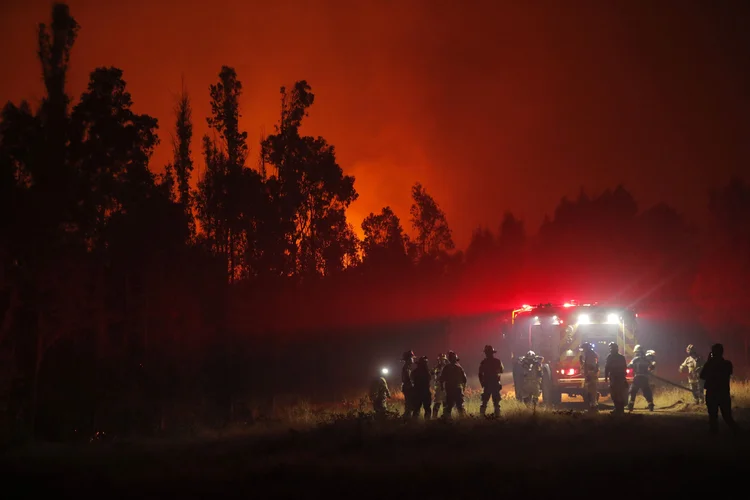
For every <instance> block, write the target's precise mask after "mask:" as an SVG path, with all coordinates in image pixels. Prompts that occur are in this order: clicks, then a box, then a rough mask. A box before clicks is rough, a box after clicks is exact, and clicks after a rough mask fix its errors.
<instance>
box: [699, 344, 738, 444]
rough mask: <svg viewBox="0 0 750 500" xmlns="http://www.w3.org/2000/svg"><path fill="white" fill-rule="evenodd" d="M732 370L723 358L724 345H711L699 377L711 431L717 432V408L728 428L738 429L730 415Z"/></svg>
mask: <svg viewBox="0 0 750 500" xmlns="http://www.w3.org/2000/svg"><path fill="white" fill-rule="evenodd" d="M732 371H733V369H732V362H731V361H729V360H728V359H724V346H723V345H721V344H714V345H712V346H711V354H709V357H708V360H707V361H706V364H704V365H703V369H702V370H701V373H700V378H701V379H702V380H704V381H705V389H706V407H707V408H708V423H709V427H710V429H711V432H713V433H716V432H719V410H721V416H722V418H723V419H724V422H726V423H727V425H728V426H729V428H730V429H732V431H734V432H735V433H736V432H738V431H739V427H738V426H737V423H736V422H735V421H734V418H733V417H732V397H731V395H730V392H729V380H730V378H731V377H732Z"/></svg>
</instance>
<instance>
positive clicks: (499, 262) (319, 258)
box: [0, 5, 750, 438]
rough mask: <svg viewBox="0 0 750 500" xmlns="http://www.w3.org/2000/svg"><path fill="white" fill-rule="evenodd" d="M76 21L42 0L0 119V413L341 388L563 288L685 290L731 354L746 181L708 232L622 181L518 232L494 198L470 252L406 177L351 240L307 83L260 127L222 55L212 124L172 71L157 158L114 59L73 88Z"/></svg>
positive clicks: (54, 423) (172, 420)
mask: <svg viewBox="0 0 750 500" xmlns="http://www.w3.org/2000/svg"><path fill="white" fill-rule="evenodd" d="M78 30H79V26H78V24H77V23H76V22H75V20H74V19H73V17H71V14H70V12H69V9H68V8H67V6H65V5H56V6H54V8H53V12H52V22H51V24H49V25H46V24H41V25H40V27H39V37H38V57H39V62H40V64H41V73H42V76H43V81H44V85H45V88H46V95H45V97H44V99H43V100H42V102H41V104H40V105H39V106H38V107H37V109H33V108H32V106H30V105H29V104H28V103H26V102H21V103H20V104H14V103H8V104H7V105H6V106H5V107H4V108H3V110H2V116H1V117H0V319H2V324H1V325H0V328H1V330H0V348H1V349H0V354H1V355H2V359H1V360H0V367H2V368H0V382H1V383H2V387H1V388H0V389H1V391H2V398H3V405H4V407H3V408H4V415H5V420H4V425H5V424H9V426H13V425H15V426H16V427H17V428H20V429H25V430H26V431H29V430H31V429H35V430H36V431H35V432H36V433H37V434H41V435H43V436H44V437H47V438H62V437H70V436H71V433H73V432H74V430H75V429H80V430H81V431H80V432H85V433H88V434H87V435H90V433H91V432H92V431H94V430H100V429H107V430H112V431H114V432H129V431H134V430H137V431H139V432H152V431H154V430H155V429H160V430H168V429H172V428H175V427H177V426H179V425H181V423H184V422H187V421H190V422H197V421H204V422H205V421H206V419H219V420H221V421H224V422H226V421H227V420H228V419H233V418H243V419H247V418H249V417H248V415H247V411H248V408H249V407H250V406H248V404H247V402H248V401H261V400H264V399H267V398H268V397H270V396H271V395H273V394H274V393H280V392H300V393H306V394H316V395H322V396H320V397H323V398H325V397H328V398H330V397H331V395H332V394H340V393H337V392H333V391H335V390H339V389H341V390H344V389H347V388H351V386H352V385H353V384H354V385H356V384H358V383H359V382H360V380H361V378H362V377H363V376H364V377H365V378H366V377H369V375H371V374H372V372H371V371H368V370H370V369H371V367H370V366H366V367H364V368H363V367H362V364H363V360H364V361H366V362H364V364H367V362H371V361H372V362H375V361H374V360H375V359H376V357H377V356H381V355H382V356H392V357H393V358H394V359H395V357H397V356H398V353H400V352H401V351H403V350H404V349H408V348H410V347H411V346H410V345H404V344H405V342H406V341H404V339H413V338H415V337H414V335H417V336H429V335H432V334H433V333H434V332H438V333H439V332H440V331H442V330H441V329H444V325H445V322H444V321H443V319H445V318H446V317H448V316H452V315H461V314H472V313H479V312H486V311H489V310H496V309H498V308H500V309H501V308H506V307H511V306H513V305H515V304H518V303H519V302H521V301H524V302H534V301H547V299H550V300H564V299H565V298H566V297H570V296H573V295H575V296H576V298H578V297H580V298H582V299H589V298H593V300H611V301H624V302H626V303H629V304H632V305H635V306H637V307H646V306H648V305H649V304H650V305H651V306H652V307H655V308H657V309H660V310H667V309H669V308H671V309H670V310H680V311H690V314H691V315H694V317H695V319H696V321H700V322H701V324H702V325H704V326H705V328H706V330H707V331H709V332H710V333H711V335H713V336H714V337H716V338H721V339H723V340H724V341H725V342H727V343H728V344H729V345H733V346H738V347H739V348H742V349H744V350H745V353H746V352H747V345H746V342H747V336H746V333H745V332H746V330H745V328H746V327H747V325H748V323H749V322H750V321H749V320H748V312H749V311H750V307H749V305H750V295H749V292H748V287H747V283H748V281H750V258H749V256H750V186H748V184H746V183H745V182H744V181H742V180H740V179H735V180H732V181H731V182H730V183H729V184H727V185H726V186H725V187H723V188H722V189H721V190H720V191H717V192H716V193H714V194H712V195H711V196H710V199H708V200H707V205H708V209H709V210H710V214H711V224H710V225H709V226H708V229H703V230H699V229H697V228H695V227H693V226H692V225H691V224H690V223H689V222H688V221H686V220H684V218H683V217H682V215H681V214H680V213H679V212H677V211H676V210H675V209H673V208H672V207H669V206H666V205H657V206H655V207H651V208H649V209H646V210H645V211H644V210H641V209H639V207H638V206H637V204H636V202H635V201H634V199H633V196H632V195H631V194H630V193H629V192H628V191H627V190H626V189H625V188H624V187H622V186H618V187H617V188H616V189H614V190H609V191H606V192H604V193H600V194H597V195H591V196H589V195H587V194H585V193H584V192H583V191H582V193H581V195H580V196H579V197H578V198H577V199H575V200H568V199H563V200H562V201H561V202H560V204H559V206H558V207H557V209H556V211H555V213H554V214H553V216H552V217H550V218H548V219H547V220H546V221H545V222H544V223H543V225H542V227H541V229H540V231H539V233H538V235H536V236H534V237H529V236H527V232H526V228H525V227H524V224H523V221H521V220H518V219H517V218H516V217H514V216H513V215H512V214H511V213H507V214H505V215H504V216H502V214H499V215H498V222H499V224H498V227H497V229H496V230H492V229H484V228H482V229H478V230H477V231H476V232H475V234H474V236H473V238H472V241H471V244H470V245H469V247H468V248H467V249H466V251H465V252H461V251H457V250H456V249H455V248H454V243H453V240H452V236H451V230H450V228H449V225H448V221H447V217H446V214H445V213H444V212H443V211H442V210H441V209H440V207H439V205H438V204H437V203H436V201H435V200H434V199H433V198H432V197H431V196H430V194H429V193H428V191H427V190H426V189H425V187H423V186H422V185H421V184H419V183H416V184H415V185H414V187H413V189H412V197H413V205H412V208H411V211H410V213H409V214H408V216H409V222H410V227H411V229H412V231H411V233H412V235H413V236H411V237H410V236H408V235H407V232H406V230H405V228H404V224H403V223H402V222H401V220H400V219H399V217H398V215H397V214H395V213H394V212H393V211H392V210H391V209H390V208H389V207H384V208H383V209H382V210H381V211H380V212H379V213H373V214H370V215H369V216H368V217H367V218H366V219H365V220H364V222H363V223H362V230H363V233H364V238H363V240H360V239H359V238H358V237H357V235H356V233H355V231H354V228H353V227H352V225H351V224H349V223H348V222H347V218H346V210H347V207H349V205H350V204H351V203H352V202H353V201H355V200H356V199H357V196H358V195H357V191H356V189H355V182H354V178H353V177H352V176H349V175H346V174H345V173H344V172H343V170H342V169H341V167H340V166H339V165H338V163H337V161H336V151H335V148H334V147H333V146H332V145H331V144H328V143H327V142H326V140H325V139H323V138H322V137H312V136H305V135H302V134H301V132H300V130H301V125H302V122H303V121H304V119H305V117H306V116H307V114H308V112H309V111H310V109H311V107H312V105H313V103H314V101H315V95H314V94H313V92H312V89H311V87H310V85H309V84H308V83H307V82H306V81H304V80H302V81H298V82H296V83H294V84H293V85H292V86H291V87H288V88H286V87H282V88H281V106H280V117H279V121H278V123H277V124H276V127H275V131H274V133H273V134H272V135H269V136H267V137H265V138H264V139H263V140H262V141H261V143H260V144H259V145H257V148H256V147H250V145H248V141H247V133H246V132H244V131H242V130H241V129H240V126H239V118H240V113H241V110H240V107H239V101H240V97H241V95H242V83H241V81H240V79H239V76H238V75H237V73H236V72H235V70H234V69H233V68H232V67H229V66H223V67H221V68H220V71H219V72H218V77H217V80H216V83H215V84H213V85H211V86H210V88H209V89H208V95H206V96H205V98H207V99H210V102H211V116H209V117H206V118H207V120H208V124H209V126H210V127H211V129H212V134H211V135H210V136H206V137H203V138H200V139H199V140H196V139H197V138H195V137H193V120H194V119H198V118H196V117H193V116H192V112H191V99H192V98H194V96H192V95H189V94H188V93H187V91H186V90H184V89H183V91H182V94H181V95H180V97H179V99H178V100H177V102H176V104H175V112H174V118H173V122H172V123H171V124H170V125H169V126H168V127H166V128H167V129H168V130H169V132H168V134H169V135H171V137H172V145H173V151H174V157H173V160H172V161H171V162H170V164H168V165H166V166H165V168H164V169H163V170H164V173H163V174H160V175H155V174H154V173H153V172H152V166H151V165H150V164H149V161H150V158H151V156H152V153H153V151H154V148H155V147H156V146H157V145H158V144H159V141H160V139H159V136H158V135H157V130H158V126H157V120H156V119H155V118H153V117H151V116H148V115H143V114H137V113H135V112H134V111H133V110H132V98H131V95H130V94H129V92H128V91H127V86H126V82H125V80H124V76H123V72H122V70H120V69H117V68H112V67H109V68H107V67H102V68H95V69H94V70H93V71H92V72H91V74H90V79H89V84H88V87H87V89H86V90H85V92H84V93H83V94H82V95H81V96H79V97H78V99H73V98H72V97H71V96H70V95H69V94H68V93H67V90H66V86H65V84H66V73H67V69H68V63H69V60H70V57H71V54H72V53H73V47H74V42H75V39H76V34H77V33H78ZM200 98H204V97H200ZM201 119H203V118H201ZM201 157H202V161H201V163H204V164H205V171H204V173H203V174H202V175H200V176H198V178H197V179H196V181H197V182H192V181H191V179H192V177H193V176H195V175H196V172H197V171H199V170H200V169H196V168H195V165H196V164H198V163H199V161H200V160H199V159H198V158H201ZM193 185H196V186H197V187H196V188H195V189H193V188H192V187H191V186H193ZM402 215H403V214H402ZM420 320H421V321H422V322H421V323H419V325H418V326H414V325H416V324H415V323H411V324H410V323H408V322H412V321H420ZM393 325H396V326H393ZM410 325H411V326H410ZM454 333H455V332H454ZM409 335H412V337H409ZM409 341H411V340H409ZM374 351H377V355H376V354H373V352H374ZM477 352H478V351H477ZM735 352H737V351H735ZM363 353H369V356H370V357H369V358H368V357H367V356H365V355H364V354H363ZM386 353H387V354H386ZM435 354H436V353H435ZM361 356H365V357H364V358H363V357H361ZM378 359H380V358H378ZM363 373H364V375H363ZM347 384H348V385H347Z"/></svg>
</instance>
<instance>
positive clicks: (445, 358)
mask: <svg viewBox="0 0 750 500" xmlns="http://www.w3.org/2000/svg"><path fill="white" fill-rule="evenodd" d="M437 360H438V363H440V362H442V361H448V356H446V355H445V353H443V352H441V353H440V354H438V356H437Z"/></svg>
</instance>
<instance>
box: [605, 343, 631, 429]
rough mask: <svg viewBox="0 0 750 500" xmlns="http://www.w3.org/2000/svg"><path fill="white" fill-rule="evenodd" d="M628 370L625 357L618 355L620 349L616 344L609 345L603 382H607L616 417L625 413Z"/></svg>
mask: <svg viewBox="0 0 750 500" xmlns="http://www.w3.org/2000/svg"><path fill="white" fill-rule="evenodd" d="M627 370H628V364H627V361H625V356H623V355H622V354H620V348H619V346H618V345H617V343H616V342H612V343H610V344H609V356H607V362H606V364H605V365H604V381H605V382H607V381H609V393H610V394H611V395H612V403H614V405H615V411H614V412H613V413H615V414H616V415H622V414H623V413H625V403H627V400H628V380H627V378H626V375H627Z"/></svg>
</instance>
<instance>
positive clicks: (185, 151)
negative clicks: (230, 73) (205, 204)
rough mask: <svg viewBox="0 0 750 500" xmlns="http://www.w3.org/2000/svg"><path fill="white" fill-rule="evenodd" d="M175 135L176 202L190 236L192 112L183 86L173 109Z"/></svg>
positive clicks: (173, 140)
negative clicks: (183, 212) (182, 213)
mask: <svg viewBox="0 0 750 500" xmlns="http://www.w3.org/2000/svg"><path fill="white" fill-rule="evenodd" d="M174 114H175V121H176V123H175V132H176V133H175V135H174V137H173V138H172V150H173V154H174V159H173V160H172V161H173V166H174V175H175V181H176V185H177V186H176V187H177V192H178V200H179V202H180V205H182V207H183V210H184V211H185V213H186V215H187V217H188V226H189V228H190V234H191V235H194V234H195V221H194V220H193V213H192V201H191V196H190V176H191V174H192V172H193V158H192V152H191V150H190V146H191V142H192V140H193V121H192V116H193V110H192V107H191V105H190V96H189V95H188V92H187V90H186V89H185V86H184V85H183V87H182V90H181V93H180V95H179V97H178V100H177V105H176V106H175V108H174Z"/></svg>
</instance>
